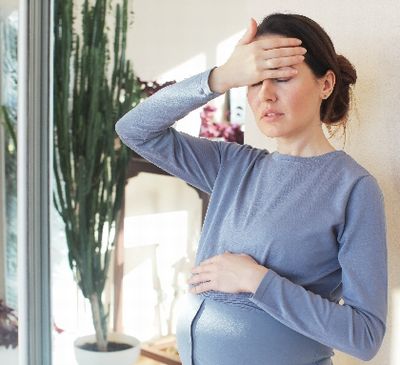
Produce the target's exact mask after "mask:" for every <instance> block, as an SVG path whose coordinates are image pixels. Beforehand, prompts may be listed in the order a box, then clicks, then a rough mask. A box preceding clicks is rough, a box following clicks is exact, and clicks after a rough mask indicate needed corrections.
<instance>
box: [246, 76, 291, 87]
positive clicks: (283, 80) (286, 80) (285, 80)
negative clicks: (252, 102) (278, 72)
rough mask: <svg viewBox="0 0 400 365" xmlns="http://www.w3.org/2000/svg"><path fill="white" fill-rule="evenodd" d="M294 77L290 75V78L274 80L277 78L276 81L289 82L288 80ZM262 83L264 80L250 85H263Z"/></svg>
mask: <svg viewBox="0 0 400 365" xmlns="http://www.w3.org/2000/svg"><path fill="white" fill-rule="evenodd" d="M291 79H292V78H291V77H290V78H288V79H273V80H275V81H276V82H288V81H290V80H291ZM261 84H262V81H260V82H257V83H256V84H253V85H250V86H251V87H255V86H259V85H261Z"/></svg>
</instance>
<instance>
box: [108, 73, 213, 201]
mask: <svg viewBox="0 0 400 365" xmlns="http://www.w3.org/2000/svg"><path fill="white" fill-rule="evenodd" d="M210 72H211V70H207V71H204V72H202V73H199V74H197V75H194V76H192V77H190V78H187V79H185V80H183V81H181V82H178V83H176V84H173V85H170V86H167V87H165V88H163V89H161V90H159V91H158V92H156V93H155V94H153V95H152V96H151V97H149V98H148V99H146V100H144V101H143V102H142V103H140V104H139V105H137V106H136V107H135V108H133V109H131V110H130V111H129V112H128V113H126V114H125V115H124V116H123V117H122V118H121V119H120V120H119V121H118V122H117V123H116V126H115V130H116V131H117V134H118V135H119V137H120V138H121V140H122V141H123V142H124V143H125V144H126V145H127V146H128V147H130V148H131V149H132V150H134V151H136V152H137V153H138V154H139V155H141V156H143V157H144V158H145V159H147V160H148V161H150V162H152V163H154V164H155V165H157V166H159V167H160V168H162V169H163V170H165V171H167V172H169V173H171V174H172V175H174V176H177V177H180V178H182V179H183V180H185V181H186V182H188V183H190V184H191V185H193V186H196V187H198V188H199V189H201V190H203V191H205V192H207V193H211V191H212V189H213V185H214V181H215V179H216V176H217V174H218V171H219V165H220V150H219V148H220V147H219V145H220V143H219V142H215V141H211V140H208V139H206V138H199V137H194V136H191V135H188V134H186V133H184V132H178V131H177V130H175V129H174V128H173V127H172V125H173V124H174V123H175V122H176V121H177V120H179V119H181V118H183V117H184V116H186V115H187V114H188V113H189V112H191V111H193V110H195V109H197V108H199V107H200V106H202V105H204V104H206V103H207V102H208V101H210V100H212V99H214V98H215V97H217V96H219V95H221V94H219V93H214V92H212V91H211V90H210V88H209V85H208V78H209V74H210Z"/></svg>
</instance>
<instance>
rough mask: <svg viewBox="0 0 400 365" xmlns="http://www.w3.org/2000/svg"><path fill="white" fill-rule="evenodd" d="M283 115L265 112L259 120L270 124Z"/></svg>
mask: <svg viewBox="0 0 400 365" xmlns="http://www.w3.org/2000/svg"><path fill="white" fill-rule="evenodd" d="M283 115H284V114H283V113H278V112H266V113H264V114H263V115H262V117H261V119H262V120H265V121H267V122H271V121H275V120H278V119H280V118H281V117H282V116H283Z"/></svg>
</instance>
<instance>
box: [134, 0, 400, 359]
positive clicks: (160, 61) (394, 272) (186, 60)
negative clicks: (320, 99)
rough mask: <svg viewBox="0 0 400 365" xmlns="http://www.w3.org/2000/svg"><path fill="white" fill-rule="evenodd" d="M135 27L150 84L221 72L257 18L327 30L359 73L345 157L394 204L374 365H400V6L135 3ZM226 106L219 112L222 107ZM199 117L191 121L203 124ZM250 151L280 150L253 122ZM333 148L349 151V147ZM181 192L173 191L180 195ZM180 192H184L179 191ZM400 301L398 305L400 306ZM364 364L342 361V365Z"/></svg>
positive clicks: (138, 62)
mask: <svg viewBox="0 0 400 365" xmlns="http://www.w3.org/2000/svg"><path fill="white" fill-rule="evenodd" d="M131 6H132V9H133V10H134V12H135V20H134V24H133V27H132V30H131V34H130V36H129V44H130V45H129V58H130V59H132V60H133V62H134V66H135V70H136V72H137V74H138V75H139V76H140V77H141V78H144V79H159V80H162V81H164V80H167V79H177V80H180V79H182V78H184V77H187V76H189V75H192V74H194V73H197V72H200V71H203V70H204V69H206V68H208V67H212V66H214V65H218V64H220V63H221V62H222V61H223V60H224V59H225V58H226V57H228V56H229V54H230V52H231V50H232V48H230V47H232V46H233V44H234V41H235V40H236V39H238V37H239V36H240V35H241V34H242V32H243V31H244V29H245V27H246V26H247V25H248V21H249V18H250V17H254V18H256V19H257V20H259V21H260V20H261V19H262V18H263V17H264V16H265V15H267V14H268V13H271V12H275V11H290V12H298V13H301V14H304V15H307V16H309V17H311V18H313V19H314V20H316V21H317V22H319V23H320V24H321V25H322V26H323V27H324V28H325V29H326V30H327V32H328V33H329V34H330V36H331V38H332V40H333V42H334V43H335V46H336V50H337V52H338V53H343V54H344V55H345V56H347V57H348V58H349V59H350V60H351V62H352V63H353V64H354V65H355V66H356V68H357V71H358V82H357V86H356V88H355V97H356V102H357V109H358V117H357V116H356V114H355V113H353V115H352V118H351V120H350V122H349V128H348V140H347V143H346V146H345V148H344V149H345V150H346V151H347V152H348V153H349V154H350V155H352V156H353V157H354V158H355V159H356V160H357V161H359V162H360V163H361V164H362V165H364V166H365V167H366V168H367V169H368V170H369V171H370V172H371V173H372V174H373V175H374V176H376V178H377V179H378V181H379V184H380V186H381V187H382V189H383V192H384V195H385V202H386V214H387V224H388V249H389V284H390V295H389V317H388V328H387V334H386V337H385V340H384V343H383V345H382V347H381V350H380V352H379V353H378V355H377V356H376V357H375V358H374V359H373V360H372V361H371V362H370V364H373V365H400V346H399V345H400V330H399V329H398V328H399V327H400V326H399V325H397V326H395V325H394V323H395V321H399V322H400V294H399V293H400V265H398V262H397V258H398V256H399V253H400V245H399V242H400V228H399V225H398V224H396V223H398V218H397V217H399V216H400V189H399V187H400V153H399V152H400V150H399V147H398V144H397V143H396V142H397V141H399V140H400V126H399V120H398V119H399V109H400V107H399V102H398V100H399V98H400V91H399V87H398V85H399V84H400V76H399V69H398V65H399V63H398V60H399V59H400V47H399V44H400V16H399V14H400V3H399V1H398V0H385V1H384V2H377V1H372V0H367V1H361V0H359V1H351V2H350V1H344V0H338V1H335V2H332V1H327V0H309V1H307V2H304V1H302V2H300V1H295V0H281V1H279V2H268V1H265V0H262V1H261V0H247V1H238V0H237V1H232V0H230V1H225V0H219V1H211V0H204V1H201V2H200V1H194V0H185V1H183V0H170V1H156V0H134V2H133V4H131ZM221 102H222V101H221V98H218V99H217V100H216V101H215V103H216V105H220V104H221ZM197 118H198V111H195V112H193V115H192V117H191V120H192V122H193V123H195V122H196V121H197ZM245 141H246V143H250V144H252V145H254V146H259V147H267V148H269V149H271V150H273V149H274V146H275V144H274V141H272V140H267V138H266V137H264V136H263V135H261V134H260V133H259V132H258V130H257V128H256V126H255V123H254V122H253V120H252V119H251V117H250V116H249V118H248V122H247V123H246V133H245ZM333 144H334V145H335V146H336V147H337V148H342V141H340V140H335V141H333ZM173 184H175V183H171V186H170V187H169V189H174V188H173ZM175 189H176V190H177V191H178V190H179V183H178V182H177V183H176V187H175ZM396 298H397V299H396ZM362 363H363V362H362V361H360V360H357V359H355V358H352V357H350V356H347V355H343V354H340V353H338V356H336V357H335V365H356V364H362Z"/></svg>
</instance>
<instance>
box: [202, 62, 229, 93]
mask: <svg viewBox="0 0 400 365" xmlns="http://www.w3.org/2000/svg"><path fill="white" fill-rule="evenodd" d="M208 86H209V87H210V90H211V91H212V92H215V93H220V94H223V93H225V92H227V91H228V90H229V89H230V88H231V87H230V86H229V85H228V83H227V82H226V80H225V76H224V69H223V66H218V67H215V68H214V69H213V70H212V71H211V72H210V75H209V78H208Z"/></svg>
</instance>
